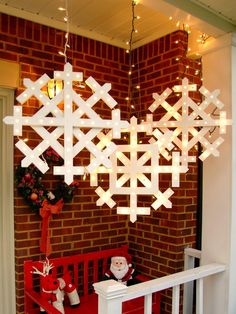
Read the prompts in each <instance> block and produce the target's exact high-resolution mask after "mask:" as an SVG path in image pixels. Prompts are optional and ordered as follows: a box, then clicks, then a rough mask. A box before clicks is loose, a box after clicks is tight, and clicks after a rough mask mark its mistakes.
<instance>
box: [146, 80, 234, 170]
mask: <svg viewBox="0 0 236 314" xmlns="http://www.w3.org/2000/svg"><path fill="white" fill-rule="evenodd" d="M173 91H174V92H178V93H182V97H181V98H180V99H179V100H178V101H177V103H176V104H175V105H173V106H171V105H170V104H169V103H168V102H167V100H166V99H167V97H168V96H170V94H171V93H172V90H171V89H169V88H167V89H166V90H165V91H164V92H163V93H162V94H161V95H159V94H157V93H154V94H153V98H154V99H155V101H154V102H153V104H152V105H151V106H150V107H149V110H150V111H151V112H155V111H156V110H158V108H159V107H160V106H162V107H163V108H164V109H165V110H166V114H164V115H163V116H162V118H161V119H160V120H159V121H153V115H152V114H148V115H147V120H146V122H145V123H148V124H151V125H152V127H153V132H152V134H153V135H154V138H152V139H151V143H153V142H155V139H156V140H157V142H159V141H160V140H161V138H162V137H163V136H164V135H167V136H168V134H169V139H170V141H169V143H168V145H169V146H166V147H164V146H163V147H162V151H161V153H162V155H163V156H164V157H165V158H166V159H170V158H171V155H170V154H169V153H168V150H170V149H173V147H174V145H175V146H176V147H177V148H179V149H180V151H181V163H182V165H185V166H186V167H187V165H188V162H194V161H195V157H192V156H189V151H190V150H191V149H192V148H193V147H194V145H196V144H197V143H200V144H201V145H202V148H203V152H202V154H201V155H200V156H199V158H200V159H201V160H202V161H203V160H205V159H206V158H207V157H208V156H209V155H214V156H219V151H218V146H219V145H220V144H221V143H222V142H223V141H224V139H223V138H222V137H221V136H219V137H218V138H217V139H215V140H214V141H213V142H210V140H209V137H208V136H207V135H208V134H209V131H210V130H211V129H212V128H215V127H219V133H220V134H224V133H225V132H226V125H230V124H231V120H228V119H226V112H225V111H219V117H218V118H217V119H214V118H213V117H212V116H211V114H210V112H211V111H212V109H211V111H210V109H209V107H210V106H215V108H216V109H218V110H220V109H222V108H223V106H224V105H223V103H222V102H221V101H220V100H219V99H218V96H219V93H220V92H219V90H215V91H213V92H212V93H211V92H209V91H208V90H207V89H206V88H205V87H201V88H200V89H199V91H200V93H201V94H202V95H203V101H202V102H201V103H200V104H199V105H198V104H196V103H195V102H194V101H193V100H192V99H191V97H190V96H189V92H190V91H196V85H189V84H188V79H187V78H184V79H183V80H182V85H181V86H174V88H173ZM170 143H171V144H173V145H171V146H170Z"/></svg>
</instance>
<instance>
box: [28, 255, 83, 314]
mask: <svg viewBox="0 0 236 314" xmlns="http://www.w3.org/2000/svg"><path fill="white" fill-rule="evenodd" d="M42 263H43V271H40V270H39V269H37V268H36V267H33V268H34V271H32V273H34V274H38V275H40V276H42V281H41V295H42V297H43V298H44V299H45V300H47V301H48V302H49V303H51V304H52V305H53V306H54V307H55V308H56V309H57V310H58V311H60V312H61V313H62V314H65V311H64V306H63V301H64V294H65V293H66V295H67V296H68V299H69V302H70V305H71V306H73V307H75V306H78V305H79V304H80V299H79V295H78V293H77V290H76V288H75V285H74V284H73V283H72V278H71V275H70V273H69V272H67V273H66V274H65V275H64V276H62V277H61V278H55V277H53V275H52V274H50V270H51V269H52V268H53V267H54V266H53V265H52V264H50V262H49V260H48V259H47V258H46V261H44V262H42ZM40 312H42V313H43V312H45V310H44V309H43V308H42V307H41V308H40Z"/></svg>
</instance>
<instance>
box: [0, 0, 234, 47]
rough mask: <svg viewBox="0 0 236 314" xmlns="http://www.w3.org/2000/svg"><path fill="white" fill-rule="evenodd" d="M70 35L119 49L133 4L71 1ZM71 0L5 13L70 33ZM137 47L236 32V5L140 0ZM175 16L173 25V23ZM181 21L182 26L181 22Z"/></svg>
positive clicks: (4, 2) (15, 0) (9, 1)
mask: <svg viewBox="0 0 236 314" xmlns="http://www.w3.org/2000/svg"><path fill="white" fill-rule="evenodd" d="M67 3H68V12H69V21H70V23H69V32H70V33H75V34H78V35H82V36H86V37H89V38H94V39H97V40H100V41H102V42H106V43H110V44H112V45H115V46H118V47H123V48H125V47H127V46H126V42H127V41H128V40H129V38H130V31H131V20H132V11H131V7H132V5H131V3H132V0H100V1H98V0H83V1H81V0H80V1H78V0H68V1H67ZM58 7H65V0H40V1H32V0H21V1H19V0H0V11H1V12H3V13H7V14H10V15H14V16H18V17H22V18H25V19H28V20H32V21H35V22H38V23H41V24H45V25H49V26H52V27H55V28H58V29H62V30H65V29H66V24H65V22H64V20H63V18H64V12H62V11H59V10H58ZM135 15H139V16H140V17H141V18H140V19H139V20H136V21H135V26H136V28H137V29H138V33H137V34H136V33H135V36H134V40H133V47H138V46H140V45H143V44H145V43H148V42H150V41H152V40H154V39H157V38H160V37H161V36H164V35H166V34H168V33H170V32H172V31H174V30H176V29H178V28H180V27H181V28H183V25H186V24H188V25H189V26H190V27H191V28H192V29H193V30H195V31H196V30H197V31H200V32H204V33H207V34H208V35H210V36H213V37H217V36H220V35H222V34H224V33H226V32H230V31H236V1H235V0H225V1H222V0H204V1H203V0H138V5H137V6H136V7H135ZM170 16H171V17H172V19H171V20H170ZM178 21H180V26H177V22H178Z"/></svg>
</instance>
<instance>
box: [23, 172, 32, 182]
mask: <svg viewBox="0 0 236 314" xmlns="http://www.w3.org/2000/svg"><path fill="white" fill-rule="evenodd" d="M24 179H25V181H26V182H29V181H30V180H31V174H30V173H26V174H25V175H24Z"/></svg>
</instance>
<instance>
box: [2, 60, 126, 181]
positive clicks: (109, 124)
mask: <svg viewBox="0 0 236 314" xmlns="http://www.w3.org/2000/svg"><path fill="white" fill-rule="evenodd" d="M54 78H55V79H56V80H57V79H60V80H63V81H64V90H62V91H61V92H60V93H59V94H58V95H56V96H55V97H54V98H53V99H49V98H48V97H47V95H45V94H44V93H43V91H42V90H41V88H42V87H43V86H44V85H46V84H47V83H48V81H49V79H50V78H49V77H48V76H47V75H46V74H45V75H43V76H42V77H41V78H39V79H38V80H37V81H36V82H32V81H31V80H30V79H24V85H25V87H26V90H25V91H24V92H23V93H22V94H20V95H19V96H18V97H17V101H18V102H20V103H21V104H23V103H25V102H26V101H27V100H28V99H29V98H30V97H31V96H33V95H34V96H35V97H36V98H37V99H38V100H39V101H40V102H41V103H42V105H43V106H42V107H41V108H40V109H39V110H38V111H37V112H36V113H35V114H34V115H33V116H32V117H28V116H27V117H23V116H22V107H20V106H15V107H14V115H13V116H12V117H11V116H8V117H6V118H5V119H4V122H6V123H7V124H13V125H14V135H16V136H21V135H22V127H23V126H24V125H29V126H31V127H32V128H33V129H34V131H35V132H36V133H38V134H39V135H40V136H41V137H42V141H41V142H40V143H39V144H38V145H37V146H36V147H35V148H34V149H31V148H30V147H29V146H28V145H27V144H26V143H25V142H24V141H23V140H19V141H18V142H17V143H16V146H17V147H18V148H19V149H20V150H21V152H22V153H23V154H24V155H25V158H24V159H23V160H22V162H21V165H22V167H28V166H29V165H30V164H31V163H33V164H34V165H35V166H36V167H37V168H38V169H39V170H40V171H41V172H42V173H45V172H46V171H47V170H48V165H47V163H46V162H45V161H44V160H42V159H41V158H40V156H41V155H42V153H43V152H44V151H45V150H46V149H47V148H48V147H49V146H51V147H52V148H53V149H54V150H55V151H56V152H57V153H58V154H59V155H60V156H61V157H62V158H63V159H64V165H63V166H55V167H54V174H57V175H64V178H65V182H66V183H67V184H70V183H71V182H72V181H73V178H74V175H83V174H84V172H85V167H84V166H75V165H74V158H75V156H77V155H78V154H79V153H80V152H81V151H82V150H83V149H84V148H86V149H87V150H88V151H89V152H91V154H93V156H94V158H93V160H92V161H91V163H90V164H89V165H88V166H87V167H86V170H87V171H89V172H93V171H94V169H96V168H97V167H98V166H99V165H104V166H105V167H108V168H109V167H111V162H110V160H109V156H110V155H111V153H112V152H113V151H114V150H115V144H114V143H109V144H108V145H107V147H106V148H105V149H103V150H101V149H99V148H98V147H97V146H96V145H95V144H94V143H93V139H94V138H95V137H96V136H97V135H98V134H99V132H101V130H102V129H103V128H106V129H111V130H112V136H113V138H119V137H120V134H121V128H125V127H127V125H128V122H126V121H121V120H120V110H119V109H116V110H112V119H111V120H106V119H102V118H101V117H100V116H99V115H98V114H97V113H96V112H95V111H94V110H93V109H92V107H93V106H94V105H95V104H96V103H97V102H98V101H99V100H100V99H102V100H103V101H104V102H105V103H106V104H107V105H108V106H109V108H111V109H112V108H113V107H115V106H116V104H117V102H116V101H115V100H114V99H113V98H112V97H111V96H110V95H109V93H108V92H109V91H110V89H111V84H108V83H106V84H104V85H103V86H100V85H99V84H98V83H97V82H96V81H95V80H94V79H93V78H92V77H90V78H88V79H87V80H86V84H87V85H89V86H90V87H91V89H92V90H93V94H92V95H91V96H90V97H89V98H88V99H87V100H86V101H85V100H83V99H82V98H81V97H80V95H78V94H77V93H76V92H75V91H74V90H73V86H72V84H73V81H82V79H83V75H82V73H81V72H73V71H72V66H71V65H70V64H69V63H67V64H65V66H64V71H62V72H59V71H55V72H54ZM62 101H63V102H64V111H62V110H61V109H59V108H58V104H60V103H61V102H62ZM75 106H76V109H75V110H74V111H73V107H75ZM49 114H50V115H52V117H51V116H48V115H49ZM85 115H86V117H84V116H85ZM49 126H53V127H54V128H55V129H54V130H53V131H52V132H51V133H50V132H48V130H47V128H46V127H49ZM84 128H87V129H89V131H88V132H87V133H84V132H83V129H84ZM63 134H64V145H62V144H61V143H60V141H58V138H59V137H60V136H62V135H63ZM74 137H75V138H76V139H77V142H76V143H75V144H74V143H73V139H74Z"/></svg>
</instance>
